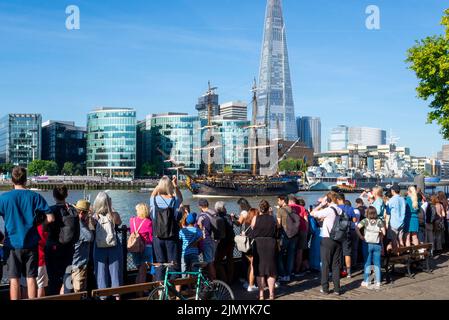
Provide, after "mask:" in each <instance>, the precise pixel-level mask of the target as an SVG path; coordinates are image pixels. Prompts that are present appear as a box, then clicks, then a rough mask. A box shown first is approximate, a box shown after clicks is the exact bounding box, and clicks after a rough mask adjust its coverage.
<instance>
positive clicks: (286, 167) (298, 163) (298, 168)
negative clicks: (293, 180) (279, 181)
mask: <svg viewBox="0 0 449 320" xmlns="http://www.w3.org/2000/svg"><path fill="white" fill-rule="evenodd" d="M279 170H280V171H286V172H304V171H306V170H307V164H306V163H305V162H304V160H302V159H293V158H288V159H286V160H283V161H281V162H280V163H279Z"/></svg>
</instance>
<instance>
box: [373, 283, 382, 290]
mask: <svg viewBox="0 0 449 320" xmlns="http://www.w3.org/2000/svg"><path fill="white" fill-rule="evenodd" d="M381 285H382V284H381V283H376V285H375V286H374V289H375V290H380V287H381Z"/></svg>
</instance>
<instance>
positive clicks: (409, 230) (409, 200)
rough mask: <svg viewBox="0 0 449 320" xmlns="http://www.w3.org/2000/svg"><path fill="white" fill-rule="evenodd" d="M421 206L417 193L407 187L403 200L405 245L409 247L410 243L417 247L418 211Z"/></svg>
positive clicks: (414, 189) (413, 188)
mask: <svg viewBox="0 0 449 320" xmlns="http://www.w3.org/2000/svg"><path fill="white" fill-rule="evenodd" d="M420 207H421V204H420V203H419V200H418V192H417V191H416V188H415V187H409V188H408V192H407V197H406V199H405V220H404V224H405V226H404V229H405V232H406V234H405V245H406V246H407V247H409V246H410V245H411V244H412V243H413V245H414V246H417V245H419V238H418V231H419V209H420Z"/></svg>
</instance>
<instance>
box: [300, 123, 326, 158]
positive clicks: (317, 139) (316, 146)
mask: <svg viewBox="0 0 449 320" xmlns="http://www.w3.org/2000/svg"><path fill="white" fill-rule="evenodd" d="M296 123H297V126H298V135H299V138H300V139H301V141H302V142H304V144H305V145H306V146H307V147H308V148H312V149H313V152H314V153H321V119H320V118H317V117H298V118H297V119H296Z"/></svg>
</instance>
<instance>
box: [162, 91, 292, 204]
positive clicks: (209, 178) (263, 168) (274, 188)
mask: <svg viewBox="0 0 449 320" xmlns="http://www.w3.org/2000/svg"><path fill="white" fill-rule="evenodd" d="M215 89H216V88H212V87H211V86H210V83H209V89H208V91H207V93H206V96H207V98H208V111H207V112H208V117H207V125H206V126H205V127H203V128H201V129H202V130H206V134H205V137H206V141H205V142H206V145H205V146H204V147H202V148H200V149H201V151H202V152H207V158H208V161H207V162H206V163H205V165H204V170H203V171H204V172H203V175H198V176H193V175H191V174H189V173H187V172H185V171H184V170H183V166H182V165H180V164H178V163H175V162H174V161H173V160H168V161H171V162H172V164H173V165H175V167H176V169H177V170H179V171H180V172H181V173H182V174H183V175H185V176H186V177H187V181H186V182H187V183H186V184H187V187H188V188H189V190H190V191H191V192H192V194H193V195H195V196H201V197H204V196H208V197H251V196H278V195H286V194H291V193H293V194H295V193H297V192H298V191H299V182H298V177H297V176H283V175H280V174H279V173H278V166H279V162H280V161H282V160H283V159H285V157H286V156H287V155H288V153H289V152H290V150H291V149H293V148H294V147H295V145H296V144H297V143H298V142H299V140H297V141H296V142H295V143H294V144H293V145H292V146H291V147H290V148H289V149H288V150H287V151H286V152H285V153H284V154H283V155H280V156H279V154H278V152H279V149H278V140H279V139H277V138H273V137H270V136H269V134H268V129H267V123H266V120H265V123H262V124H260V123H257V111H258V110H257V108H258V107H257V87H256V84H254V87H253V89H252V91H253V99H252V104H253V110H252V123H251V125H250V126H248V127H247V128H245V129H246V130H248V131H249V132H248V134H249V136H250V139H249V143H248V146H244V148H245V149H247V150H248V151H249V152H250V153H251V160H252V161H251V162H252V163H251V172H250V173H234V172H231V173H225V172H224V170H223V172H217V171H216V168H215V165H214V163H213V157H214V154H215V152H216V150H217V149H220V148H222V147H223V146H220V145H217V144H216V143H215V142H214V130H215V129H216V128H217V126H216V125H214V123H213V119H212V103H211V97H212V95H213V94H214V90H215ZM259 131H262V133H260V132H259ZM260 142H263V143H260ZM267 142H268V143H267ZM267 152H271V154H272V155H273V153H275V157H272V159H274V161H272V162H271V163H270V161H268V163H267V164H266V165H265V164H261V161H260V156H261V155H263V156H266V157H269V156H268V155H267ZM264 153H265V154H264Z"/></svg>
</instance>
